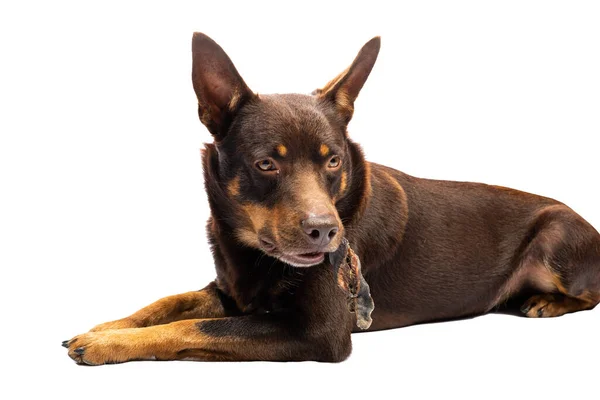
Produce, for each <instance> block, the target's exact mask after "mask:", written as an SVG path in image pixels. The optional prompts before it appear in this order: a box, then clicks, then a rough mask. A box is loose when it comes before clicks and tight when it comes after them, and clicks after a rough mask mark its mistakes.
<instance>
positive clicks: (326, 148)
mask: <svg viewBox="0 0 600 400" xmlns="http://www.w3.org/2000/svg"><path fill="white" fill-rule="evenodd" d="M319 154H320V155H322V156H323V157H325V156H326V155H327V154H329V146H327V145H326V144H322V145H321V147H319Z"/></svg>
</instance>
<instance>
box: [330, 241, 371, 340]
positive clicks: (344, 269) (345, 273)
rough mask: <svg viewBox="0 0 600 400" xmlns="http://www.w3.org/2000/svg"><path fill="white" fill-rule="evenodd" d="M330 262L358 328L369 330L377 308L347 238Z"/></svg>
mask: <svg viewBox="0 0 600 400" xmlns="http://www.w3.org/2000/svg"><path fill="white" fill-rule="evenodd" d="M329 262H330V264H331V265H332V266H333V271H334V273H335V274H336V277H337V281H338V286H339V287H340V288H341V289H342V290H343V291H344V293H346V296H347V299H348V308H349V310H350V312H353V313H356V326H358V327H359V328H360V329H363V330H364V329H368V328H369V327H370V326H371V323H372V322H373V320H372V319H371V313H372V312H373V309H374V308H375V304H374V303H373V298H371V293H370V290H369V285H368V284H367V281H366V280H365V278H364V277H363V276H362V272H361V269H360V260H359V258H358V256H357V255H356V253H355V252H354V251H353V250H352V249H351V248H350V244H349V243H348V240H347V239H346V238H344V239H342V244H341V245H340V247H338V249H337V250H336V251H334V252H331V253H329Z"/></svg>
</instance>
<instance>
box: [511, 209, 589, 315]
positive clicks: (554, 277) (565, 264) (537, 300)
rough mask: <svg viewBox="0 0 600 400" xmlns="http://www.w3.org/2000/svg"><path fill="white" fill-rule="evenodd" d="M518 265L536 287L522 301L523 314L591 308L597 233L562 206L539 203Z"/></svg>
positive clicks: (557, 313)
mask: <svg viewBox="0 0 600 400" xmlns="http://www.w3.org/2000/svg"><path fill="white" fill-rule="evenodd" d="M533 229H534V235H533V238H532V240H531V242H530V244H529V246H528V248H527V249H526V251H525V254H524V258H523V266H522V268H526V269H527V271H528V274H527V281H528V282H527V283H528V285H529V286H531V287H532V288H534V289H536V290H539V291H540V292H541V293H540V294H536V295H533V296H532V297H530V298H529V299H527V300H526V301H525V303H524V304H523V306H522V307H521V311H522V312H523V314H525V315H526V316H528V317H534V318H535V317H558V316H560V315H563V314H566V313H570V312H575V311H580V310H589V309H592V308H594V307H595V306H596V305H597V304H598V303H599V302H600V235H599V234H598V232H597V231H596V230H595V229H594V228H593V227H592V226H591V225H590V224H589V223H587V222H586V221H585V220H584V219H583V218H581V217H580V216H579V215H577V214H576V213H575V212H573V211H572V210H571V209H569V208H568V207H566V206H563V205H556V206H551V207H547V208H545V209H543V210H542V211H541V212H540V213H539V215H538V217H537V219H536V222H535V225H534V228H533Z"/></svg>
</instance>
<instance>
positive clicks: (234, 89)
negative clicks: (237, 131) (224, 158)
mask: <svg viewBox="0 0 600 400" xmlns="http://www.w3.org/2000/svg"><path fill="white" fill-rule="evenodd" d="M192 82H193V84H194V91H195V92H196V97H198V115H199V116H200V121H202V123H203V124H204V125H205V126H206V127H207V128H208V130H209V131H210V133H212V134H213V135H214V136H215V137H216V138H220V137H222V136H223V135H224V134H225V133H226V132H227V129H228V127H229V123H230V122H231V120H232V118H233V116H234V115H235V113H236V112H237V111H238V110H239V109H240V108H241V107H242V106H243V105H244V104H245V103H246V102H248V100H250V99H252V98H254V97H256V95H255V94H254V93H252V91H251V90H250V89H249V88H248V86H247V85H246V83H245V82H244V80H243V79H242V77H241V76H240V74H239V73H238V72H237V70H236V69H235V66H234V65H233V63H232V62H231V59H229V57H228V56H227V54H225V51H223V49H222V48H221V46H219V45H218V44H217V43H216V42H215V41H214V40H212V39H211V38H209V37H208V36H206V35H205V34H203V33H199V32H195V33H194V36H193V37H192Z"/></svg>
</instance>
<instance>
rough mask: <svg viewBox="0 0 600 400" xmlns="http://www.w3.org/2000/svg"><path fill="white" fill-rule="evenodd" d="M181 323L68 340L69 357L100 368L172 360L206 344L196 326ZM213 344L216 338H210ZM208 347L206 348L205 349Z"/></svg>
mask: <svg viewBox="0 0 600 400" xmlns="http://www.w3.org/2000/svg"><path fill="white" fill-rule="evenodd" d="M199 321H200V320H197V319H195V320H184V321H177V322H172V323H170V324H166V325H156V326H151V327H147V328H137V329H118V330H107V331H99V332H88V333H84V334H82V335H79V336H76V337H74V338H73V339H71V340H70V341H69V356H70V357H71V358H72V359H73V360H75V361H76V362H77V363H79V364H88V365H102V364H108V363H121V362H125V361H131V360H154V359H157V360H174V359H176V358H177V354H178V353H179V352H180V351H182V350H185V349H186V348H194V347H196V348H201V347H203V345H205V344H206V342H207V337H206V335H204V334H202V333H201V332H200V331H199V329H198V327H197V326H196V323H197V322H199ZM211 341H213V342H216V341H218V338H211ZM207 347H208V346H207Z"/></svg>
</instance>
